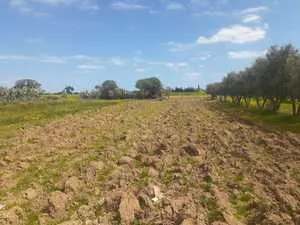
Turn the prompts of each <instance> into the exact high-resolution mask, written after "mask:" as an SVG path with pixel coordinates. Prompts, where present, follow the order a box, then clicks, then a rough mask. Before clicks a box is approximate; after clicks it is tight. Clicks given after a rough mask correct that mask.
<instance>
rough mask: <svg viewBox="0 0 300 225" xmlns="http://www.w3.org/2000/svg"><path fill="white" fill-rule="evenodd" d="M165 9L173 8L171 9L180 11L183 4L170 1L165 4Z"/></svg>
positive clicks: (182, 8)
mask: <svg viewBox="0 0 300 225" xmlns="http://www.w3.org/2000/svg"><path fill="white" fill-rule="evenodd" d="M166 9H167V10H173V11H180V10H184V9H185V7H184V5H182V4H180V3H178V2H170V3H168V4H167V6H166Z"/></svg>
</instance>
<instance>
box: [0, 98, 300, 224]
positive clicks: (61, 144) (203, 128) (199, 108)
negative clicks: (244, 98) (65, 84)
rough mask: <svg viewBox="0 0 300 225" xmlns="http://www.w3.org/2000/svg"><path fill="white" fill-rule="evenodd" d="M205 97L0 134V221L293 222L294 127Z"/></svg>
mask: <svg viewBox="0 0 300 225" xmlns="http://www.w3.org/2000/svg"><path fill="white" fill-rule="evenodd" d="M210 104H211V103H210V102H208V101H207V100H206V99H204V98H175V99H170V100H168V101H161V102H156V101H153V102H151V101H137V102H130V103H125V104H120V105H115V106H111V107H107V108H103V109H101V110H98V111H97V112H85V113H81V114H76V115H71V116H67V117H64V118H61V119H58V120H56V121H54V122H52V123H50V124H47V125H44V126H40V127H33V128H30V129H26V130H24V131H20V133H19V134H18V135H16V137H15V138H12V139H9V140H1V142H2V143H1V146H6V147H5V148H4V149H2V150H0V157H1V158H0V159H1V160H0V176H1V177H0V206H1V207H0V224H1V225H2V224H3V225H6V224H16V225H18V224H65V225H67V224H74V225H77V224H105V225H110V224H111V225H113V224H124V225H130V224H161V225H169V224H170V225H171V224H175V225H180V224H188V225H192V224H195V225H196V224H199V225H201V224H214V225H218V224H219V225H221V224H227V225H231V224H232V225H235V224H236V225H239V224H251V225H252V224H253V225H255V224H261V225H273V224H274V225H280V224H282V225H289V224H291V225H292V224H296V225H299V224H300V216H299V215H300V138H299V136H297V135H295V134H292V133H283V132H280V133H279V132H276V131H268V130H266V129H262V128H260V127H256V126H254V125H249V124H245V123H243V122H241V121H238V120H236V119H235V118H233V117H232V116H230V115H228V114H224V113H222V112H219V111H216V110H215V109H213V108H211V107H210ZM2 206H4V207H3V208H2Z"/></svg>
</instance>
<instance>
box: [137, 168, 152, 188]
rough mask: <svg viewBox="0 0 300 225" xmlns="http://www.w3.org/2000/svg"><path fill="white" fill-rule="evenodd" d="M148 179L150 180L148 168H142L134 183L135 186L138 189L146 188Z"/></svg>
mask: <svg viewBox="0 0 300 225" xmlns="http://www.w3.org/2000/svg"><path fill="white" fill-rule="evenodd" d="M149 178H150V175H149V168H148V167H144V168H142V169H141V174H140V176H139V178H138V180H137V181H136V182H135V186H137V187H138V188H142V187H145V186H147V184H148V181H149Z"/></svg>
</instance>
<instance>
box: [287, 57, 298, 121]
mask: <svg viewBox="0 0 300 225" xmlns="http://www.w3.org/2000/svg"><path fill="white" fill-rule="evenodd" d="M287 70H288V74H289V82H288V96H289V97H290V99H291V102H292V114H293V115H300V54H297V55H295V56H291V57H289V59H288V62H287Z"/></svg>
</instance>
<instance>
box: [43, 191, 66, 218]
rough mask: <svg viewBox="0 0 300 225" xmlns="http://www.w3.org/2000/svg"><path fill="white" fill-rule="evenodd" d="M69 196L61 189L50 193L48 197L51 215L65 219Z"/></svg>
mask: <svg viewBox="0 0 300 225" xmlns="http://www.w3.org/2000/svg"><path fill="white" fill-rule="evenodd" d="M68 202H69V197H68V196H67V195H66V194H65V193H63V192H60V191H55V192H52V193H50V195H49V198H48V210H49V215H50V216H51V217H53V218H55V219H63V218H65V217H66V212H67V211H66V210H67V206H68Z"/></svg>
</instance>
